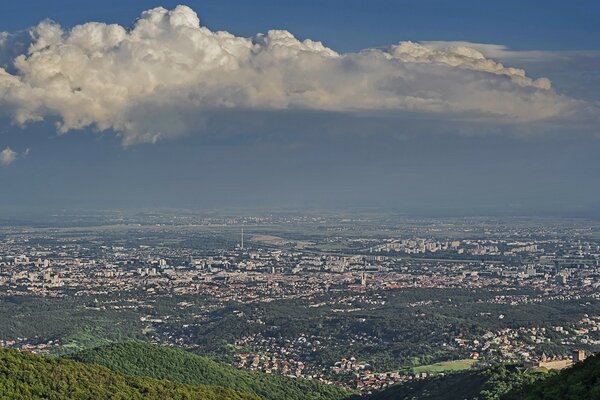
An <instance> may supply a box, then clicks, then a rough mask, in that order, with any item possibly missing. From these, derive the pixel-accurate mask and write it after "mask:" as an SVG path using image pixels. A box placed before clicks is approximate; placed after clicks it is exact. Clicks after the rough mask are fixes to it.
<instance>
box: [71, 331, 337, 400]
mask: <svg viewBox="0 0 600 400" xmlns="http://www.w3.org/2000/svg"><path fill="white" fill-rule="evenodd" d="M71 357H72V358H73V359H75V360H77V361H81V362H84V363H91V364H99V365H102V366H105V367H107V368H109V369H111V370H113V371H116V372H121V373H126V374H130V375H135V376H141V377H150V378H156V379H168V380H171V381H174V382H180V383H185V384H191V385H202V384H204V385H216V386H222V387H226V388H231V389H234V390H237V391H240V392H243V393H249V394H252V395H256V396H258V397H259V398H261V399H265V400H281V399H285V400H296V399H297V400H329V399H331V400H334V399H342V398H344V397H346V396H347V393H346V392H344V391H343V390H342V389H340V388H338V387H337V386H332V385H324V384H319V383H317V382H314V381H309V380H304V379H294V378H287V377H283V376H279V375H267V374H263V373H253V372H248V371H241V370H237V369H235V368H233V367H231V366H229V365H225V364H222V363H219V362H215V361H213V360H210V359H208V358H206V357H201V356H198V355H195V354H192V353H189V352H186V351H183V350H178V349H174V348H169V347H164V346H156V345H152V344H148V343H143V342H126V343H116V344H110V345H106V346H101V347H97V348H94V349H89V350H84V351H81V352H79V353H77V354H75V355H73V356H71Z"/></svg>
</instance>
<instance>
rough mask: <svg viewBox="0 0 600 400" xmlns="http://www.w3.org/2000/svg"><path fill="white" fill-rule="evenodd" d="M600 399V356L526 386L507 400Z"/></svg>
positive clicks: (589, 358) (592, 357)
mask: <svg viewBox="0 0 600 400" xmlns="http://www.w3.org/2000/svg"><path fill="white" fill-rule="evenodd" d="M598 399H600V356H598V355H596V356H591V357H588V358H587V359H586V360H585V361H583V362H581V363H577V364H575V365H574V366H573V367H571V368H568V369H565V370H563V371H561V372H560V373H558V374H553V375H551V376H549V377H548V379H545V380H543V381H540V382H535V383H533V384H530V385H526V386H524V387H523V388H522V389H520V390H515V391H513V392H512V393H510V394H509V395H508V396H506V400H598Z"/></svg>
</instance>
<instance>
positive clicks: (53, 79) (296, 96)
mask: <svg viewBox="0 0 600 400" xmlns="http://www.w3.org/2000/svg"><path fill="white" fill-rule="evenodd" d="M26 36H27V37H28V38H29V40H28V41H24V40H23V37H24V34H23V33H20V34H6V33H5V34H2V35H0V65H2V66H3V68H0V107H1V108H2V109H3V110H4V111H5V112H7V113H8V114H9V115H10V116H11V117H12V118H13V119H14V121H16V122H17V123H19V124H25V123H27V122H29V121H40V120H43V119H46V118H52V119H56V120H57V121H59V122H58V123H57V125H58V130H59V131H60V132H66V131H69V130H73V129H82V128H85V127H90V126H91V127H94V128H96V129H98V130H108V129H112V130H114V131H116V132H117V133H119V134H120V135H122V138H123V143H124V144H132V143H138V142H152V141H155V140H157V139H158V138H161V137H170V136H175V135H179V134H183V133H188V132H191V131H197V130H202V127H201V124H202V121H203V120H204V118H205V117H206V116H207V115H210V113H211V111H214V110H216V109H219V110H221V109H233V110H235V109H251V110H287V109H309V110H325V111H335V112H343V113H355V112H361V111H383V112H386V113H390V114H393V113H396V112H411V111H416V112H431V113H439V114H440V115H448V114H451V115H455V116H456V117H464V118H476V119H478V120H481V119H489V120H493V121H509V122H516V123H527V122H531V121H540V120H547V119H552V118H556V117H561V116H564V115H566V114H568V113H570V112H572V109H573V108H574V107H575V104H576V101H574V100H572V99H570V98H568V97H565V96H561V95H559V94H557V93H556V92H555V91H554V90H553V89H552V87H551V84H550V81H549V80H548V79H546V78H539V79H533V78H530V77H528V76H527V75H526V73H525V71H523V70H521V69H517V68H510V67H505V66H504V65H502V64H500V63H498V62H496V61H494V60H492V59H489V58H487V57H486V56H484V54H483V53H482V52H481V51H480V50H477V49H476V48H474V47H469V46H468V44H461V43H448V44H444V43H422V44H419V43H412V42H401V43H399V44H397V45H394V46H391V47H389V48H388V49H385V50H382V49H367V50H364V51H362V52H359V53H346V54H339V53H337V52H335V51H333V50H331V49H329V48H327V47H325V46H324V45H323V44H322V43H321V42H315V41H312V40H308V39H307V40H304V41H300V40H298V39H296V38H295V37H294V36H293V35H292V34H291V33H289V32H287V31H281V30H272V31H269V32H267V33H266V34H258V35H256V36H255V37H252V38H243V37H236V36H234V35H232V34H230V33H227V32H213V31H211V30H209V29H207V28H206V27H203V26H201V25H200V21H199V19H198V16H197V15H196V13H195V12H194V11H193V10H192V9H190V8H188V7H185V6H178V7H176V8H175V9H173V10H166V9H164V8H155V9H152V10H149V11H145V12H143V13H142V15H141V16H140V18H139V19H138V20H137V21H136V22H135V24H134V25H133V27H132V28H131V29H129V30H127V29H125V28H123V27H121V26H119V25H107V24H103V23H94V22H91V23H87V24H83V25H78V26H75V27H74V28H72V29H71V30H69V31H64V30H63V29H62V28H61V27H60V26H59V25H57V24H55V23H53V22H50V21H44V22H42V23H40V24H39V25H37V26H36V27H34V28H32V29H31V30H30V31H29V32H27V33H26ZM179 115H185V117H182V118H179ZM190 115H191V116H193V117H190Z"/></svg>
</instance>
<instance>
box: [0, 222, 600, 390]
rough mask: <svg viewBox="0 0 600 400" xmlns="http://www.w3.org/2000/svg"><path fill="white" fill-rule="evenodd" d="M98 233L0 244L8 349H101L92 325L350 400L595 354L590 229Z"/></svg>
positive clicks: (413, 225)
mask: <svg viewBox="0 0 600 400" xmlns="http://www.w3.org/2000/svg"><path fill="white" fill-rule="evenodd" d="M96 218H97V219H98V222H97V223H98V225H97V226H85V227H78V226H66V227H62V228H57V227H41V226H40V227H36V228H31V227H19V226H15V227H4V228H3V229H2V231H1V232H0V234H1V236H0V238H1V241H0V271H1V272H0V293H1V296H2V298H3V310H2V313H3V315H4V317H3V319H5V318H6V319H5V321H6V323H5V324H3V325H4V326H3V327H2V331H1V332H2V338H1V340H0V344H1V345H2V346H3V347H13V348H19V349H27V350H28V351H31V352H34V353H40V354H48V353H49V354H60V353H62V352H65V351H66V349H71V350H72V349H76V348H78V347H82V348H83V347H85V346H88V345H90V343H89V341H99V342H100V343H101V342H103V341H106V342H108V341H111V340H114V337H113V335H115V334H116V333H117V332H115V331H110V332H103V331H102V330H101V329H100V330H98V331H96V330H95V329H94V328H83V327H82V326H81V325H80V324H86V323H90V322H91V321H94V320H102V321H104V322H103V323H106V324H107V326H112V327H113V328H115V329H122V328H121V326H123V327H127V329H128V330H125V331H123V332H120V333H119V334H122V335H124V336H125V337H129V338H131V339H142V340H146V341H149V342H152V343H156V344H161V345H166V346H177V347H181V348H184V349H187V350H189V351H193V352H199V353H200V354H204V353H206V352H210V353H214V355H216V356H217V357H219V358H220V359H222V360H223V361H226V362H228V363H229V364H230V365H232V366H234V367H236V368H239V369H245V370H250V371H259V372H263V373H267V374H280V375H284V376H292V377H298V378H305V379H312V380H317V381H319V382H323V383H326V384H330V385H341V386H343V387H344V388H347V389H348V390H357V391H359V392H363V391H364V392H371V391H375V390H381V389H385V388H386V387H389V386H391V385H394V384H396V383H400V382H404V381H407V380H414V379H427V378H428V377H431V376H435V375H437V374H439V373H442V374H443V373H444V371H445V369H444V367H443V365H444V364H443V363H444V362H446V363H447V362H453V363H454V364H457V363H459V364H457V365H462V366H463V367H465V368H474V367H483V366H485V365H491V364H499V363H511V364H517V365H521V366H528V365H529V366H533V365H535V366H536V367H537V368H539V367H540V366H543V367H545V368H548V369H562V368H564V367H566V366H568V365H570V364H571V362H572V361H573V356H572V353H573V352H574V351H577V357H578V358H577V360H581V359H583V358H584V357H585V355H589V354H593V353H595V352H597V351H598V349H599V348H600V330H599V329H600V294H598V287H599V286H600V236H598V235H599V232H600V230H599V226H598V225H597V223H594V222H593V221H585V220H538V219H514V220H508V221H507V220H498V219H493V218H485V219H484V218H481V219H478V218H466V219H442V220H439V219H426V218H421V219H415V218H407V217H397V218H389V217H382V216H373V217H356V216H335V215H333V216H302V215H281V216H255V217H233V216H232V217H221V218H217V217H202V216H189V215H188V216H184V217H182V216H178V215H155V216H153V217H151V218H146V219H145V220H148V219H150V220H152V219H153V220H154V221H153V222H152V223H141V222H138V221H140V220H141V218H142V217H140V216H134V217H132V218H129V219H127V218H119V219H118V220H117V219H116V218H115V217H114V216H102V217H96ZM66 220H68V219H66ZM357 227H360V228H357ZM43 299H52V302H51V303H49V304H48V305H45V306H44V307H47V309H46V310H45V311H44V314H45V315H43V316H38V312H36V311H35V309H32V308H33V307H34V304H38V302H39V301H41V300H43ZM67 303H68V304H69V307H71V308H72V311H71V313H72V316H73V318H74V319H76V320H75V321H72V322H71V323H68V324H67V326H59V327H52V326H48V327H47V329H43V330H42V331H44V334H40V333H39V332H36V334H35V335H32V336H28V335H27V333H26V332H28V331H30V327H25V326H22V325H21V324H25V323H26V320H27V319H30V318H34V319H36V320H37V319H38V318H42V319H41V321H43V320H44V319H45V318H53V313H55V312H59V313H60V312H62V310H61V308H62V305H63V304H67ZM30 307H32V308H30ZM55 308H56V309H55ZM23 313H25V314H23ZM530 313H531V314H533V315H529V314H530ZM287 314H290V315H297V316H298V318H299V320H295V319H294V318H289V319H288V318H285V316H286V315H287ZM11 315H12V317H9V316H11ZM382 318H383V321H380V320H381V319H382ZM404 318H410V323H405V325H406V326H402V325H399V326H394V325H393V321H396V320H401V319H404ZM386 319H388V320H389V321H391V322H392V325H391V326H388V325H386V323H387V321H385V320H386ZM9 321H10V322H9ZM71 324H72V325H71ZM323 324H325V325H326V326H323ZM85 329H91V330H90V331H89V332H87V331H85ZM129 329H130V330H129ZM431 329H433V332H431ZM81 330H83V332H82V331H81ZM407 331H410V334H412V335H418V336H417V337H410V334H408V332H407ZM390 348H391V349H392V350H390ZM390 353H391V354H395V356H394V357H390V356H391V354H390ZM437 363H442V364H441V365H442V367H440V368H439V371H436V369H435V368H433V369H431V370H429V369H427V368H425V369H423V368H421V366H422V365H435V364H437ZM460 363H462V364H460Z"/></svg>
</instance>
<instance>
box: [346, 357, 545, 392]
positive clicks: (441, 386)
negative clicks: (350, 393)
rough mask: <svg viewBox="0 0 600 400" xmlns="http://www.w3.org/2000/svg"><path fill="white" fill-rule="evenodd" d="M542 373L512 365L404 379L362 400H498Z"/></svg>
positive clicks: (543, 375) (542, 374)
mask: <svg viewBox="0 0 600 400" xmlns="http://www.w3.org/2000/svg"><path fill="white" fill-rule="evenodd" d="M545 375H546V374H544V373H533V372H522V371H520V370H518V369H517V368H515V367H512V366H503V365H501V366H495V367H490V368H485V369H482V370H477V371H464V372H456V373H452V374H448V375H445V376H439V377H437V378H433V379H425V380H418V381H412V382H406V383H403V384H398V385H395V386H392V387H390V388H389V389H387V390H384V391H381V392H379V393H375V394H373V395H370V396H366V397H360V398H359V397H357V398H356V399H364V400H405V399H410V400H412V399H418V400H464V399H468V400H499V399H502V396H503V395H505V394H506V393H508V392H510V391H511V390H513V388H516V387H521V386H522V385H524V384H526V383H529V382H534V381H536V380H538V379H540V378H544V377H545Z"/></svg>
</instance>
